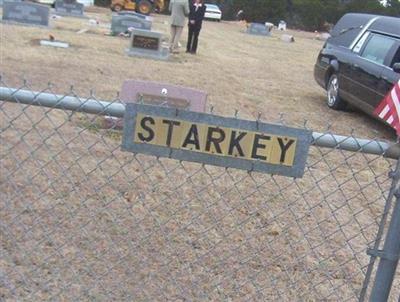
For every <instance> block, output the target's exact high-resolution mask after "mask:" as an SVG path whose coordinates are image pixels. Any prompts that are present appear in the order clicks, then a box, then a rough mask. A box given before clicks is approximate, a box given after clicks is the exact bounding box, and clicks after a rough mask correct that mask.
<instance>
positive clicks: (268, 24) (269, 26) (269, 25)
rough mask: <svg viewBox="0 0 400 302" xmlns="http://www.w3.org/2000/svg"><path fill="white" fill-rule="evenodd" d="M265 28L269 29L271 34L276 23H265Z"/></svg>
mask: <svg viewBox="0 0 400 302" xmlns="http://www.w3.org/2000/svg"><path fill="white" fill-rule="evenodd" d="M265 26H266V27H267V29H268V30H269V31H270V32H271V31H272V29H273V28H274V23H271V22H265Z"/></svg>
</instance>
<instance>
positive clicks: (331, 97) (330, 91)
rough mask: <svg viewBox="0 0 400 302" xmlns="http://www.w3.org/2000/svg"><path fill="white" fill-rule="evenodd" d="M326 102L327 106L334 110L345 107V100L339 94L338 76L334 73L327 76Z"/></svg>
mask: <svg viewBox="0 0 400 302" xmlns="http://www.w3.org/2000/svg"><path fill="white" fill-rule="evenodd" d="M326 103H327V105H328V107H329V108H331V109H334V110H343V109H345V108H346V105H347V104H346V102H345V101H344V100H342V98H341V97H340V95H339V77H338V75H337V74H336V73H334V74H332V75H331V76H330V77H329V80H328V83H327V84H326Z"/></svg>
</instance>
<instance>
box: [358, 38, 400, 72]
mask: <svg viewBox="0 0 400 302" xmlns="http://www.w3.org/2000/svg"><path fill="white" fill-rule="evenodd" d="M395 43H396V42H395V40H393V39H391V38H389V37H386V36H382V35H378V34H372V35H371V38H370V39H369V40H368V42H367V45H365V48H364V50H363V52H362V54H361V56H362V57H363V58H366V59H367V60H370V61H373V62H375V63H378V64H382V65H383V64H384V62H385V58H386V56H387V54H388V52H389V50H390V49H391V48H392V47H393V45H394V44H395Z"/></svg>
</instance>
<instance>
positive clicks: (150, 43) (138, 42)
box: [126, 29, 169, 60]
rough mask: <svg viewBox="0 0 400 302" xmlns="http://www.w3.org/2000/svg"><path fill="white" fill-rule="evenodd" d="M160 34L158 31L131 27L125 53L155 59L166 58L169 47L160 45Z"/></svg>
mask: <svg viewBox="0 0 400 302" xmlns="http://www.w3.org/2000/svg"><path fill="white" fill-rule="evenodd" d="M161 40H162V34H161V33H159V32H154V31H148V30H140V29H133V30H132V33H131V39H130V44H129V48H128V49H127V51H126V52H127V54H128V55H129V56H138V57H145V58H151V59H156V60H167V59H168V58H169V49H168V48H167V47H163V46H162V45H161Z"/></svg>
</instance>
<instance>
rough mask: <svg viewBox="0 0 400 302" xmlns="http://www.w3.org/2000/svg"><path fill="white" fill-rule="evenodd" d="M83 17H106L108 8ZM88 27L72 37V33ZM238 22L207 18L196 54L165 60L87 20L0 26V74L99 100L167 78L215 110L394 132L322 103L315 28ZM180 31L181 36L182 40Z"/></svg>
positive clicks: (378, 133)
mask: <svg viewBox="0 0 400 302" xmlns="http://www.w3.org/2000/svg"><path fill="white" fill-rule="evenodd" d="M103 12H104V13H103V14H93V13H89V14H88V15H89V16H90V17H92V18H98V19H100V20H101V21H102V22H103V24H105V25H107V23H109V22H110V16H111V12H110V11H109V10H106V9H104V10H103ZM167 22H168V17H167V16H156V17H155V22H154V29H155V30H158V31H161V32H163V33H165V34H168V25H167V24H166V23H167ZM82 28H90V32H89V33H86V34H81V35H78V34H76V31H78V30H80V29H82ZM243 30H244V28H243V27H242V25H240V24H238V23H232V22H222V23H216V22H205V24H204V28H203V30H202V32H201V36H200V46H199V54H198V55H197V56H191V55H186V54H181V55H179V56H176V57H174V58H173V60H172V61H171V62H157V61H151V60H145V59H141V58H132V57H127V56H126V55H125V53H124V50H125V48H126V47H127V46H128V40H127V39H122V38H118V37H110V36H104V35H103V34H104V33H106V32H107V29H106V28H104V27H90V26H89V25H88V23H87V20H85V19H73V18H62V19H58V20H52V21H51V28H50V29H38V28H34V27H22V26H9V25H3V24H0V32H1V47H0V66H1V72H2V74H3V76H5V79H6V80H7V83H8V85H11V86H13V85H15V86H18V85H19V84H20V83H21V78H22V77H25V78H26V79H28V80H29V82H30V83H31V84H32V86H33V87H34V88H37V89H43V86H44V85H46V84H47V83H48V82H49V81H51V82H53V83H54V84H55V85H56V87H55V91H56V92H60V93H62V92H65V91H66V90H67V89H69V87H70V85H74V86H75V89H76V91H77V92H78V93H79V94H81V95H87V94H88V92H89V90H90V89H94V90H95V91H96V93H97V95H98V96H99V97H101V98H104V99H110V98H111V99H112V98H114V97H115V96H116V93H117V91H119V89H120V88H121V85H122V82H123V81H124V80H125V79H141V80H150V81H160V82H168V83H172V84H179V85H184V86H188V87H194V88H198V89H201V90H204V91H207V92H208V93H209V103H212V104H213V105H214V106H215V110H216V112H218V113H222V114H224V115H232V114H233V112H234V109H238V110H239V111H240V115H241V116H242V117H244V118H250V119H254V118H255V117H256V116H257V114H258V112H261V113H262V115H263V117H264V118H265V119H266V120H267V121H271V120H275V121H276V120H278V117H279V114H280V113H283V114H284V118H285V120H287V121H288V122H289V123H290V124H293V125H295V124H303V122H304V120H308V122H309V126H310V127H311V128H313V129H314V130H316V131H318V130H320V131H322V130H324V129H326V127H327V125H328V124H330V125H331V127H332V129H333V130H335V131H336V132H337V133H339V134H349V133H350V131H351V129H354V130H355V134H357V135H358V136H361V137H369V138H375V137H380V138H391V139H393V138H394V137H393V133H392V132H391V131H390V130H389V129H386V127H384V126H382V125H381V124H379V123H378V122H376V121H374V120H373V119H371V118H370V117H368V116H365V115H364V114H361V113H358V112H345V113H343V112H335V111H332V110H328V108H327V107H326V106H325V103H324V92H323V90H322V89H320V88H319V86H318V85H317V84H316V83H315V81H314V79H313V71H312V70H313V65H314V63H315V59H316V56H317V54H318V51H319V50H320V48H321V46H322V42H320V41H317V40H313V37H314V34H313V33H305V32H297V31H293V32H292V31H290V32H289V33H290V34H293V35H294V36H295V38H296V42H295V43H293V44H286V43H284V42H282V41H280V40H279V35H280V33H279V32H275V35H274V37H272V38H269V39H267V38H262V37H257V36H250V35H246V34H243V32H242V31H243ZM49 33H52V34H53V35H55V37H56V39H59V40H63V41H66V42H69V43H70V44H71V45H72V47H71V48H69V49H53V48H48V47H40V46H38V45H37V44H36V43H35V44H32V43H31V41H32V40H36V39H42V38H47V37H48V34H49ZM185 39H186V31H185V32H184V34H183V39H182V40H183V41H182V42H183V43H184V42H185Z"/></svg>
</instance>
